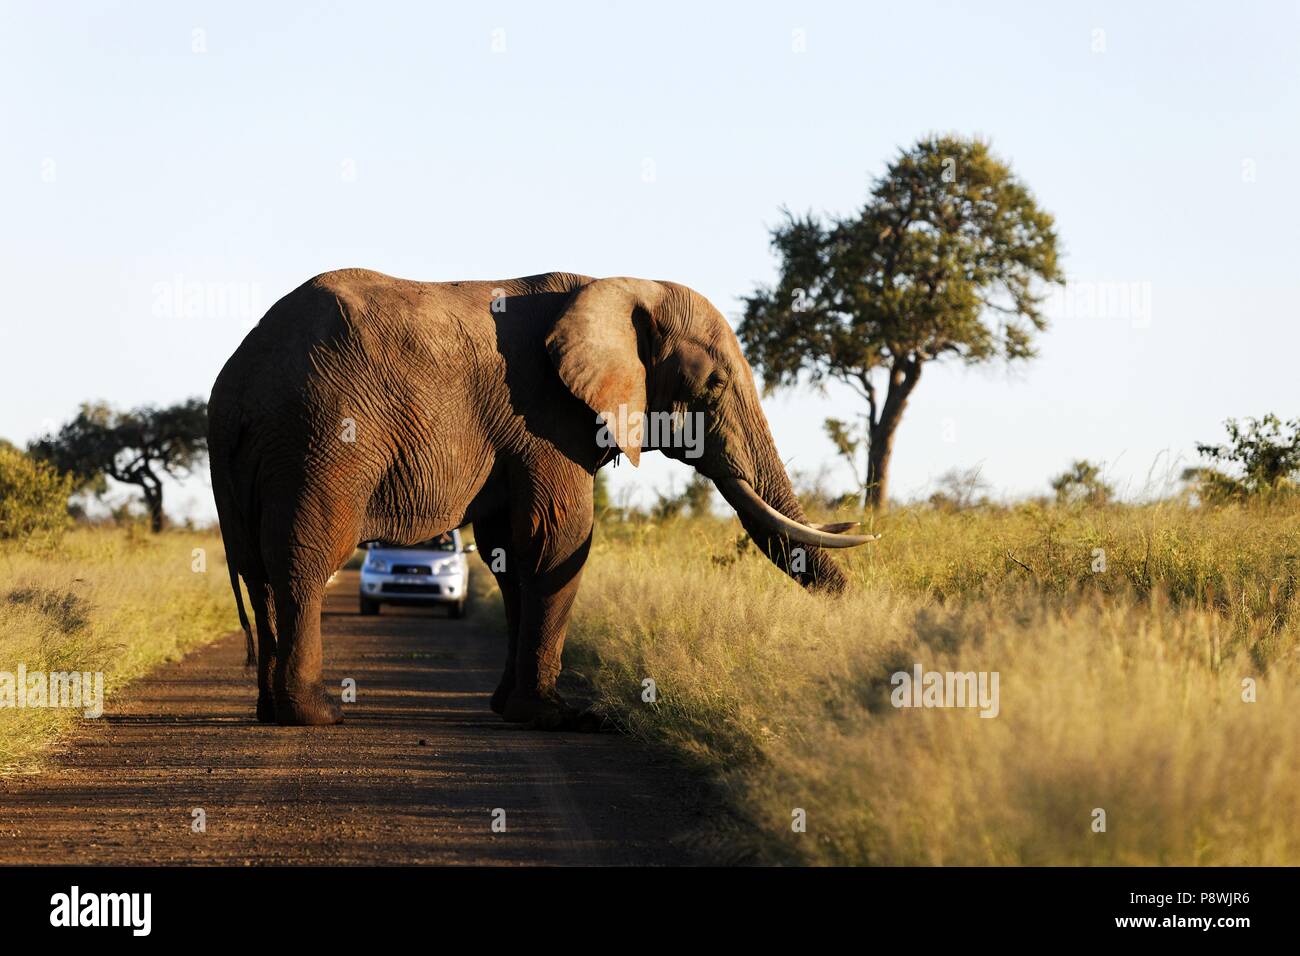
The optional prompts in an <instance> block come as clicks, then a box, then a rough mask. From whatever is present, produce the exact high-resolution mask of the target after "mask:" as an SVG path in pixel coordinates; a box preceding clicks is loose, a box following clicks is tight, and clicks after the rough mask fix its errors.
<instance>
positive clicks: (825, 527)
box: [810, 521, 880, 538]
mask: <svg viewBox="0 0 1300 956" xmlns="http://www.w3.org/2000/svg"><path fill="white" fill-rule="evenodd" d="M860 524H862V522H861V521H832V522H831V523H830V524H815V525H810V527H812V528H815V529H817V530H818V531H825V532H826V533H827V534H843V533H844V532H845V531H848V530H849V529H850V528H856V527H857V526H858V525H860ZM876 537H877V538H879V537H880V535H876Z"/></svg>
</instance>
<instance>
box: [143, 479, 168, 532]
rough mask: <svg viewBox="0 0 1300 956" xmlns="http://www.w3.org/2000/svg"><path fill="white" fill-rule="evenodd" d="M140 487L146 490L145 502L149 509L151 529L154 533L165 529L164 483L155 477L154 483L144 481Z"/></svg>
mask: <svg viewBox="0 0 1300 956" xmlns="http://www.w3.org/2000/svg"><path fill="white" fill-rule="evenodd" d="M140 488H141V490H142V491H143V492H144V504H145V507H146V508H148V509H149V530H150V531H152V532H153V533H154V534H157V533H158V532H160V531H162V529H163V506H162V497H163V496H162V483H161V482H159V481H158V480H157V479H155V480H154V481H153V482H152V483H150V482H149V481H142V482H141V483H140Z"/></svg>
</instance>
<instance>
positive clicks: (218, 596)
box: [0, 528, 238, 773]
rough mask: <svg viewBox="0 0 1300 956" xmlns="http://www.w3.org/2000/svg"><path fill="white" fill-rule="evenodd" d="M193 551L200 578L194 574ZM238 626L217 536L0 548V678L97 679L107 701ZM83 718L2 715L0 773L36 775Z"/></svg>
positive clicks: (117, 534) (131, 534) (26, 712)
mask: <svg viewBox="0 0 1300 956" xmlns="http://www.w3.org/2000/svg"><path fill="white" fill-rule="evenodd" d="M196 548H197V549H203V560H204V561H205V562H206V571H196V570H195V567H196V563H195V562H196V555H195V553H194V550H195V549H196ZM237 626H238V625H237V622H236V620H235V613H234V602H233V601H232V599H231V593H230V582H229V579H228V578H227V575H226V565H225V559H224V556H223V551H222V547H221V538H220V536H219V535H217V534H215V533H207V532H187V531H179V530H177V531H168V532H164V533H163V534H159V535H149V534H147V533H142V532H140V531H139V530H138V529H137V528H129V529H80V530H77V531H73V532H70V533H69V534H67V535H65V536H63V538H62V540H61V541H60V542H59V543H58V544H57V545H51V544H48V543H47V544H42V545H37V546H28V547H24V546H23V545H21V544H17V543H10V544H7V545H6V546H4V547H3V548H0V671H4V672H8V673H10V674H14V673H16V672H17V670H18V665H19V664H20V663H22V664H25V665H26V668H27V671H28V672H29V673H30V672H33V671H42V672H46V673H49V672H57V671H83V672H84V671H90V672H95V671H101V672H103V673H104V693H105V697H106V698H108V699H109V700H111V698H112V695H113V694H114V693H116V692H117V691H119V690H120V689H121V687H122V686H123V685H124V684H125V683H126V682H127V681H129V680H131V679H132V678H135V677H139V676H141V675H143V674H145V673H147V672H148V671H149V670H150V669H151V668H153V667H154V666H156V665H157V664H159V663H161V662H163V661H165V660H172V659H175V658H177V657H179V656H180V655H182V654H184V653H185V651H187V650H189V649H190V648H192V647H194V646H196V645H198V644H201V643H204V642H206V641H209V640H212V639H213V638H215V637H217V636H219V635H220V634H222V633H224V632H226V631H230V630H232V629H234V628H235V627H237ZM81 719H84V718H83V716H82V711H81V710H70V709H67V708H23V709H18V708H9V707H0V773H13V772H20V771H24V770H32V769H35V768H36V767H38V766H39V764H40V758H41V755H42V754H43V753H44V752H45V751H46V749H47V748H48V747H49V745H50V743H51V742H52V741H53V740H54V739H55V738H56V737H57V735H58V734H59V733H60V732H61V731H63V730H65V729H66V728H67V727H68V726H69V725H70V724H71V723H72V722H74V721H77V720H81Z"/></svg>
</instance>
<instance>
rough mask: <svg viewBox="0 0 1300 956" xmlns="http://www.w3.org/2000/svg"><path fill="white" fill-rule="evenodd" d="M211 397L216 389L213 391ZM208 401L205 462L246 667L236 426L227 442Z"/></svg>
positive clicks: (251, 659)
mask: <svg viewBox="0 0 1300 956" xmlns="http://www.w3.org/2000/svg"><path fill="white" fill-rule="evenodd" d="M213 394H214V396H215V395H216V390H215V389H214V390H213ZM213 404H214V403H211V402H210V403H209V418H208V456H209V457H208V465H209V467H210V468H211V470H212V493H213V497H214V498H215V499H216V504H217V522H218V524H220V526H221V540H222V543H223V545H224V546H225V549H226V567H227V568H229V570H230V589H231V590H232V591H234V592H235V607H236V608H237V609H238V610H239V626H240V627H242V628H243V629H244V642H245V646H246V648H247V657H246V659H245V663H246V664H247V665H249V666H251V665H253V664H255V663H256V662H257V649H256V648H255V647H254V645H253V629H252V627H250V626H249V623H248V612H247V611H246V610H244V593H243V591H242V590H241V589H240V587H239V562H238V560H237V559H236V556H237V555H238V554H239V551H240V548H239V546H238V543H237V542H238V539H239V538H240V535H241V533H242V532H243V531H244V529H245V525H244V523H243V520H242V516H241V515H240V513H239V508H238V506H237V504H236V502H238V500H239V496H238V493H237V492H236V490H235V482H234V478H233V477H232V475H231V467H230V465H231V461H230V459H231V458H232V457H233V452H234V447H235V445H236V444H238V439H239V436H238V426H236V429H235V430H236V435H235V440H234V441H232V442H229V444H227V442H226V441H225V439H226V438H227V437H228V436H227V435H225V434H223V433H222V431H221V427H220V426H221V425H224V424H225V422H224V421H221V416H220V415H219V414H218V413H217V412H216V411H215V410H214V409H213V407H212V406H213Z"/></svg>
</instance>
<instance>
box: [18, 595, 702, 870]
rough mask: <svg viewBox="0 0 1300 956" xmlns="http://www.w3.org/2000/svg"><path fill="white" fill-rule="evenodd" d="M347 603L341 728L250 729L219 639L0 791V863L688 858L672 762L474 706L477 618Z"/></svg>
mask: <svg viewBox="0 0 1300 956" xmlns="http://www.w3.org/2000/svg"><path fill="white" fill-rule="evenodd" d="M356 593H357V583H356V572H355V571H351V572H344V573H343V574H341V575H340V577H339V581H338V582H337V584H336V586H335V587H334V588H332V589H331V591H330V593H329V596H328V598H327V602H326V611H325V618H324V635H325V636H324V643H325V676H326V680H327V683H328V684H329V685H330V686H332V687H335V688H338V687H340V685H341V682H342V681H343V680H344V678H348V677H351V678H353V679H355V680H356V683H357V702H356V703H355V704H349V705H345V713H346V722H345V723H344V724H343V725H341V726H339V727H329V728H297V727H275V726H265V725H261V724H258V723H256V722H255V721H254V720H253V703H254V699H255V697H256V686H255V678H254V677H253V675H252V672H251V671H248V670H245V668H244V667H243V658H244V646H243V636H242V635H228V636H227V637H224V638H222V639H221V640H219V641H217V642H215V643H214V644H211V645H209V646H207V647H205V648H203V649H201V650H198V651H196V652H195V653H193V654H191V655H190V656H188V657H186V658H185V659H184V660H183V661H181V662H179V663H176V664H171V665H168V666H166V667H164V668H163V669H161V670H160V671H158V672H157V673H155V674H154V675H153V676H152V677H151V678H149V679H148V680H145V681H142V682H139V683H138V684H136V685H133V686H132V687H130V688H128V689H127V690H126V691H123V692H122V693H121V694H119V695H117V698H116V699H110V700H109V701H108V707H107V708H106V712H105V715H104V717H103V718H101V719H100V720H98V721H87V722H85V723H83V724H82V725H81V728H80V729H79V730H78V731H77V732H76V733H75V734H74V735H73V736H72V737H71V738H69V739H68V740H66V741H65V743H64V744H63V745H62V746H61V747H60V750H59V752H58V754H57V755H56V756H55V758H54V759H53V760H52V761H51V763H52V766H51V769H49V770H48V771H46V772H44V773H41V774H38V775H33V776H26V777H18V778H10V779H7V780H2V781H0V863H72V864H80V863H92V864H97V863H123V864H148V863H208V864H231V865H242V864H249V863H276V864H279V863H311V864H352V863H389V864H409V863H448V864H456V863H463V864H536V863H541V864H633V865H647V864H677V863H685V862H691V860H690V859H689V857H688V853H687V849H686V847H685V845H684V841H683V840H682V838H681V837H682V834H683V833H684V832H685V831H686V830H687V829H689V828H690V825H691V822H692V820H693V819H694V818H693V815H692V814H693V811H692V806H693V805H695V804H696V803H697V801H698V792H697V791H696V789H695V786H694V784H692V783H691V782H689V781H687V780H683V779H682V777H681V774H680V772H679V771H677V770H676V769H675V768H673V767H672V766H671V765H669V764H667V763H664V762H662V761H656V759H655V758H654V757H653V756H652V755H651V754H649V753H647V752H646V751H645V750H643V749H642V748H640V747H638V746H636V745H635V744H634V743H633V742H632V741H630V740H628V739H626V738H623V737H621V736H619V735H616V734H609V733H605V734H574V733H563V734H547V733H541V732H535V731H528V730H524V729H521V728H519V727H517V726H513V725H509V724H505V723H503V722H502V721H501V720H500V719H499V718H498V717H497V716H496V715H495V714H493V713H491V712H490V711H489V710H488V707H487V701H488V695H489V693H490V692H491V691H492V688H493V687H494V686H495V684H496V680H497V678H498V677H499V672H500V665H501V661H502V658H503V654H504V647H503V644H504V637H503V636H502V635H501V634H500V633H498V630H497V626H496V625H495V623H494V622H493V621H485V620H482V619H479V618H476V616H475V615H474V614H471V615H470V616H469V617H468V618H466V619H465V620H460V621H452V620H449V619H448V618H447V616H446V614H445V612H443V611H441V610H425V609H407V608H389V607H385V608H384V609H383V613H382V614H381V615H380V616H379V617H360V616H359V615H358V614H357V598H356ZM196 809H201V810H202V811H203V815H204V817H205V822H206V832H205V833H196V832H194V829H193V826H192V824H193V822H194V820H195V815H194V811H195V810H196ZM494 810H503V811H504V820H505V832H504V833H497V832H493V829H492V823H493V819H494V815H493V811H494ZM497 818H498V819H499V818H500V814H497Z"/></svg>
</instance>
